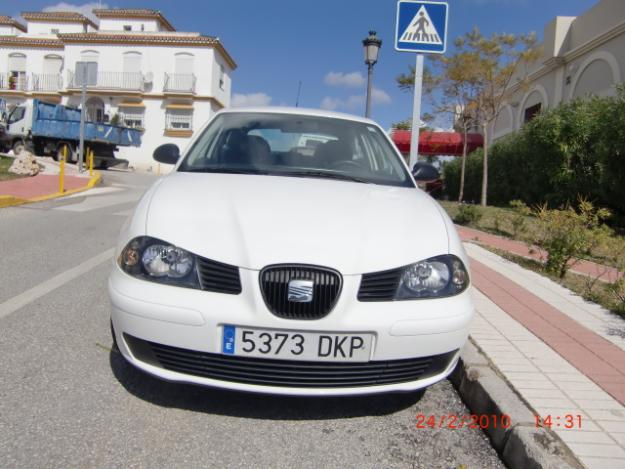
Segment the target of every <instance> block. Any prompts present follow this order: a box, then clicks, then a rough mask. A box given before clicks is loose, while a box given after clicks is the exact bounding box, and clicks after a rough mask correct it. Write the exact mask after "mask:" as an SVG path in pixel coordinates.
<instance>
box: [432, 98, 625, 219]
mask: <svg viewBox="0 0 625 469" xmlns="http://www.w3.org/2000/svg"><path fill="white" fill-rule="evenodd" d="M482 158H483V153H482V150H481V149H480V150H476V151H475V152H473V153H472V154H471V155H469V157H468V158H467V168H466V169H467V170H466V179H465V196H464V200H465V201H474V202H477V201H479V198H480V190H481V185H482ZM460 165H461V161H460V159H456V160H454V161H451V162H448V163H446V164H445V165H444V167H443V175H444V179H445V191H446V195H447V196H449V198H451V199H454V200H456V199H457V198H458V189H459V183H460ZM579 196H583V197H585V198H587V199H589V200H591V201H594V202H595V203H596V204H598V205H601V206H606V207H609V208H611V209H613V210H615V211H617V212H620V214H625V87H623V86H621V87H619V88H618V91H617V96H615V97H609V98H599V97H593V98H590V99H586V100H582V99H578V100H574V101H571V102H569V103H565V104H562V105H560V106H559V107H557V108H554V109H552V110H549V111H547V112H544V113H542V114H541V115H539V116H537V117H536V118H534V119H533V120H531V121H530V122H528V123H527V124H525V125H524V126H523V128H522V130H520V131H519V132H517V133H514V134H510V135H508V136H506V137H504V138H503V139H501V140H498V141H497V142H496V143H495V144H493V145H492V146H491V148H490V156H489V187H488V201H489V203H490V204H493V205H507V204H508V203H509V202H510V201H512V200H515V199H519V200H522V201H524V202H525V203H526V204H528V205H535V204H541V203H544V202H546V203H547V204H548V205H549V206H551V207H558V206H562V205H565V204H567V203H571V204H574V203H575V202H576V200H577V199H578V197H579Z"/></svg>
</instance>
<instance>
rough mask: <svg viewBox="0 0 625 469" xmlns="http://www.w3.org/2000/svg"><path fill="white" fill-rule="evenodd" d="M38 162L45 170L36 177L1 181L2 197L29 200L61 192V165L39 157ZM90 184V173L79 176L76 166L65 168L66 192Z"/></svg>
mask: <svg viewBox="0 0 625 469" xmlns="http://www.w3.org/2000/svg"><path fill="white" fill-rule="evenodd" d="M37 162H38V163H39V164H41V165H42V166H43V170H42V171H41V172H40V173H39V174H37V175H36V176H32V177H23V178H18V179H11V180H8V181H0V196H12V197H15V198H16V199H25V200H29V199H35V198H39V197H45V196H49V195H52V194H56V193H57V192H58V191H59V164H58V163H57V162H55V161H53V160H52V159H51V158H41V157H37ZM88 182H89V173H88V172H83V173H82V174H79V173H78V169H77V168H76V167H75V166H72V165H66V166H65V183H64V185H65V190H66V191H72V190H74V189H79V188H82V187H85V186H86V185H87V183H88Z"/></svg>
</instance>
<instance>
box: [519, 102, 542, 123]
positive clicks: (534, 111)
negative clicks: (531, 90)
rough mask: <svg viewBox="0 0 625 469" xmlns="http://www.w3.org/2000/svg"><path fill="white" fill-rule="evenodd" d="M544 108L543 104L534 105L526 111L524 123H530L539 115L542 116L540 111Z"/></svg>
mask: <svg viewBox="0 0 625 469" xmlns="http://www.w3.org/2000/svg"><path fill="white" fill-rule="evenodd" d="M541 108H542V103H538V104H534V105H533V106H530V107H528V108H526V109H525V116H524V117H523V122H529V121H531V120H532V119H533V118H534V117H536V116H537V115H538V114H540V110H541Z"/></svg>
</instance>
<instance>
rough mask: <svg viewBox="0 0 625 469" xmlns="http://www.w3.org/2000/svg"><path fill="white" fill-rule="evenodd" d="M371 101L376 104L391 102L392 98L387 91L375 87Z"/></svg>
mask: <svg viewBox="0 0 625 469" xmlns="http://www.w3.org/2000/svg"><path fill="white" fill-rule="evenodd" d="M371 101H372V102H373V103H375V104H390V102H391V101H392V99H391V97H390V96H389V95H388V93H387V92H386V91H384V90H381V89H379V88H373V91H372V92H371Z"/></svg>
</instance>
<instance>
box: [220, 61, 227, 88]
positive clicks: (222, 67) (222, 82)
mask: <svg viewBox="0 0 625 469" xmlns="http://www.w3.org/2000/svg"><path fill="white" fill-rule="evenodd" d="M225 75H226V72H225V71H224V66H223V65H221V64H219V88H221V89H222V90H223V89H224V86H225V81H224V78H225Z"/></svg>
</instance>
